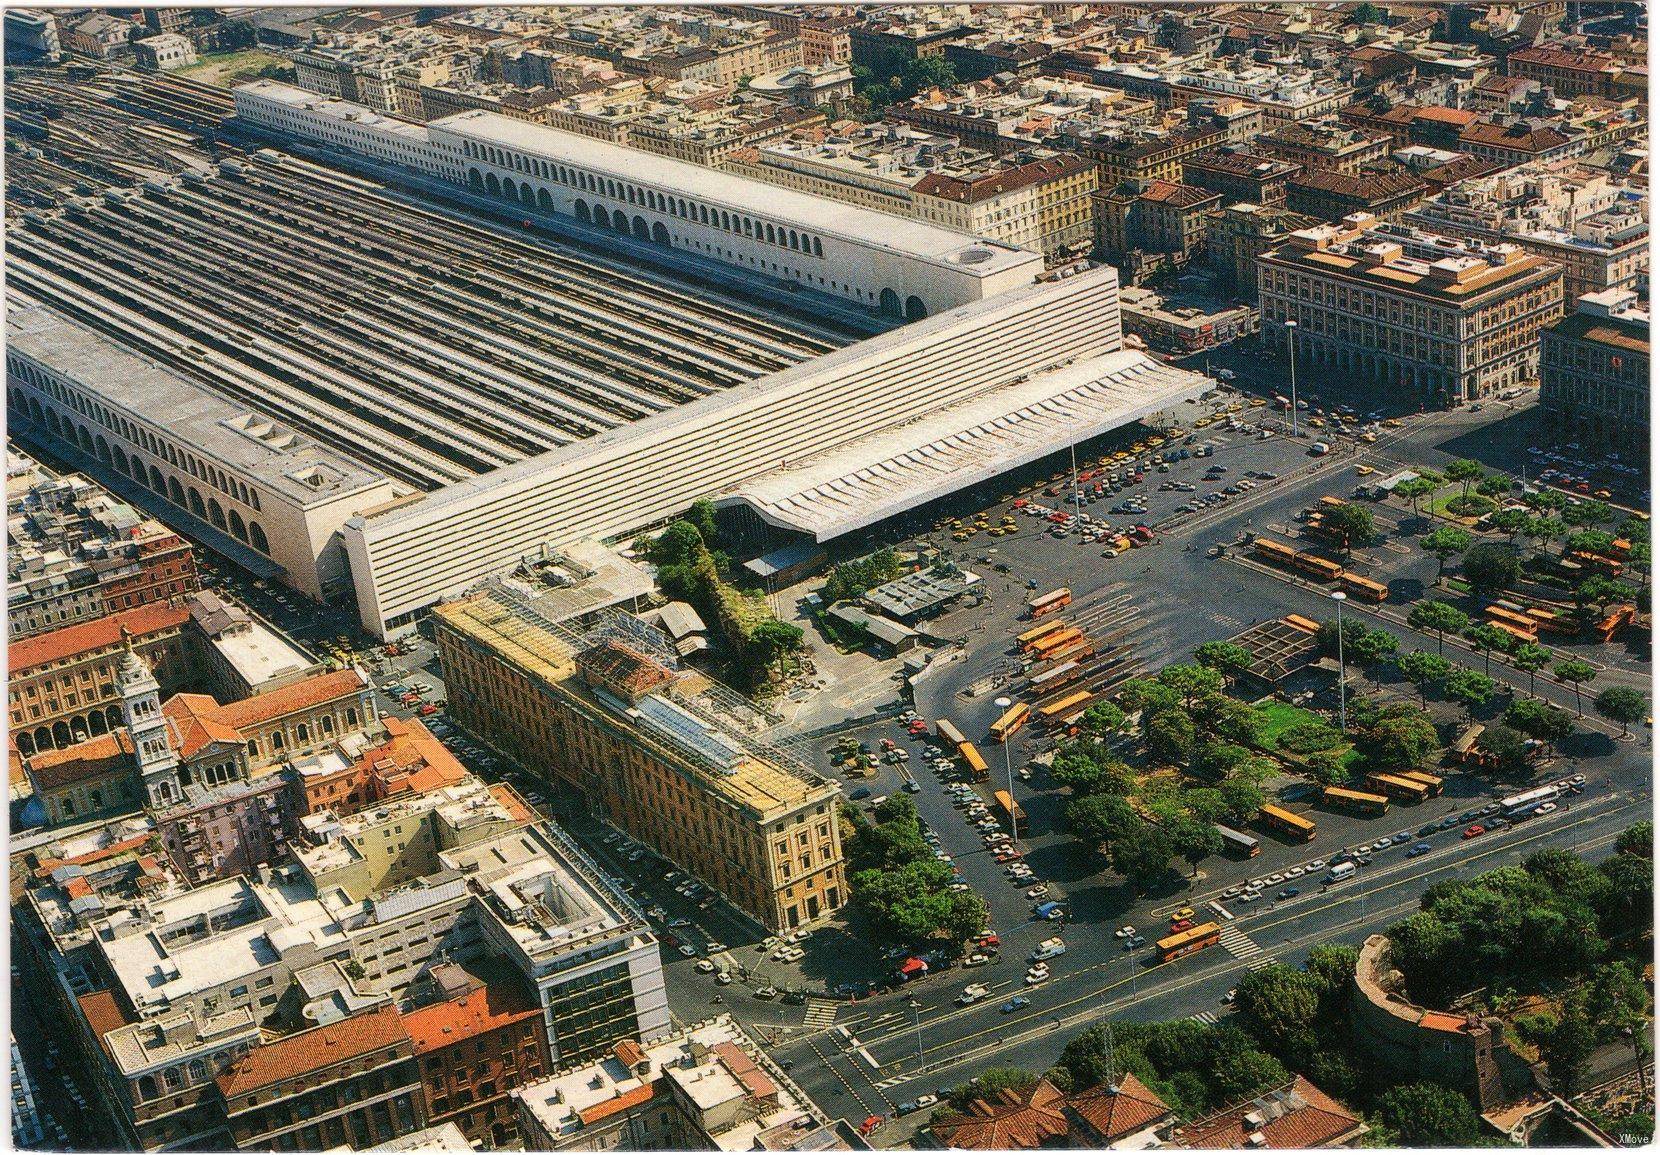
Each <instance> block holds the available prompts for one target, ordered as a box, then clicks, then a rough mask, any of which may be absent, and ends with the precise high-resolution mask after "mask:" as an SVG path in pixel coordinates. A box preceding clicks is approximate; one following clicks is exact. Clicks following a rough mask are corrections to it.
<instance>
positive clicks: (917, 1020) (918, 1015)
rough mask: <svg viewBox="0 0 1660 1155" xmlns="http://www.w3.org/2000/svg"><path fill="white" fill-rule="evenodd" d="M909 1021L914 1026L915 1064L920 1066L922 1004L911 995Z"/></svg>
mask: <svg viewBox="0 0 1660 1155" xmlns="http://www.w3.org/2000/svg"><path fill="white" fill-rule="evenodd" d="M910 1007H911V1022H912V1023H913V1024H914V1025H915V1026H916V1064H917V1066H919V1067H920V1066H922V1004H921V1003H920V1002H918V1001H917V1000H916V998H915V997H914V996H913V997H912V998H911V1002H910Z"/></svg>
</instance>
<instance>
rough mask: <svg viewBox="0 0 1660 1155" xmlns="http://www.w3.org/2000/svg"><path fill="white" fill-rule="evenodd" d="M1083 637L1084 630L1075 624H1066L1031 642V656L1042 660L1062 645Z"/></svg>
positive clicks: (1080, 639) (1067, 644)
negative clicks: (1062, 627) (1064, 626)
mask: <svg viewBox="0 0 1660 1155" xmlns="http://www.w3.org/2000/svg"><path fill="white" fill-rule="evenodd" d="M1083 637H1084V631H1082V630H1080V629H1079V628H1078V627H1077V626H1068V627H1067V628H1066V629H1064V630H1056V631H1055V632H1054V633H1052V634H1048V635H1046V636H1044V637H1041V638H1039V639H1038V640H1037V641H1035V642H1033V643H1032V649H1031V651H1030V652H1031V654H1032V656H1033V657H1035V658H1037V659H1039V660H1042V659H1045V658H1048V657H1049V655H1050V654H1053V653H1056V652H1058V651H1059V650H1060V648H1061V647H1062V646H1069V645H1071V644H1072V643H1073V642H1078V641H1082V640H1083Z"/></svg>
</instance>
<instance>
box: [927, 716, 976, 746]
mask: <svg viewBox="0 0 1660 1155" xmlns="http://www.w3.org/2000/svg"><path fill="white" fill-rule="evenodd" d="M934 733H936V734H938V735H939V736H940V741H942V742H948V743H950V744H951V745H953V746H961V745H962V744H963V743H964V742H966V741H968V739H967V738H965V737H963V732H962V731H961V730H959V729H957V728H956V727H955V726H953V725H952V724H951V723H950V722H948V721H946V720H945V719H944V718H941V719H940V720H939V721H937V722H935V723H934Z"/></svg>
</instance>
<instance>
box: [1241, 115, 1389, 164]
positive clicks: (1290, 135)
mask: <svg viewBox="0 0 1660 1155" xmlns="http://www.w3.org/2000/svg"><path fill="white" fill-rule="evenodd" d="M1392 144H1393V142H1392V140H1391V139H1390V138H1389V137H1388V136H1386V135H1383V134H1373V133H1369V132H1365V131H1362V130H1360V129H1356V128H1352V127H1350V126H1349V125H1346V124H1344V123H1343V122H1342V121H1340V120H1337V119H1336V118H1335V117H1331V118H1326V119H1322V120H1311V121H1302V122H1292V123H1289V124H1282V125H1280V126H1278V127H1277V128H1274V129H1272V130H1270V131H1268V132H1265V133H1263V134H1262V135H1261V136H1259V137H1257V138H1256V140H1255V141H1254V142H1253V145H1252V147H1253V148H1255V149H1256V150H1257V151H1258V152H1262V153H1265V154H1267V155H1268V156H1271V157H1277V158H1279V159H1280V160H1284V161H1289V162H1291V163H1292V164H1296V165H1301V166H1302V167H1303V168H1305V169H1324V170H1326V171H1328V172H1341V173H1349V174H1353V173H1357V172H1359V171H1360V170H1361V169H1363V168H1366V167H1368V166H1371V165H1375V164H1377V163H1378V162H1379V161H1382V160H1384V159H1386V158H1387V157H1388V156H1389V151H1390V148H1391V146H1392Z"/></svg>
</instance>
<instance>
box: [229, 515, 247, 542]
mask: <svg viewBox="0 0 1660 1155" xmlns="http://www.w3.org/2000/svg"><path fill="white" fill-rule="evenodd" d="M231 534H232V535H233V536H234V537H235V538H236V540H237V541H247V540H248V527H247V526H246V525H244V524H243V523H242V515H241V514H240V513H238V512H236V510H234V509H233V510H231Z"/></svg>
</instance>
